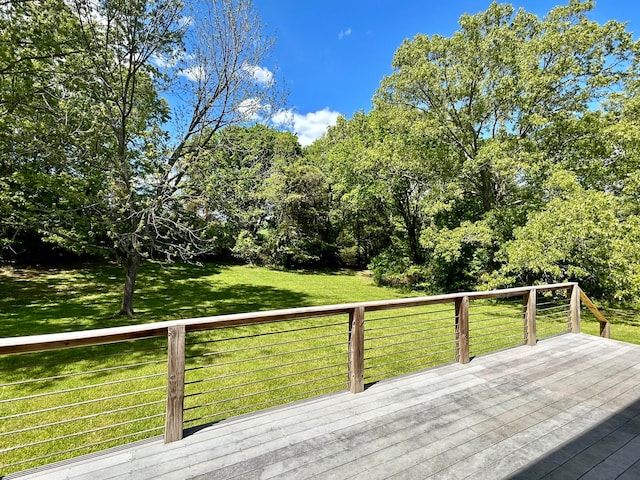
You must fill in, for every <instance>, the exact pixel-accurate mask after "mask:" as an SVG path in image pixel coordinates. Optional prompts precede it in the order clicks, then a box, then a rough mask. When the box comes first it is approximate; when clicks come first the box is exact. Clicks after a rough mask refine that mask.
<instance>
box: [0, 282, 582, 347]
mask: <svg viewBox="0 0 640 480" xmlns="http://www.w3.org/2000/svg"><path fill="white" fill-rule="evenodd" d="M574 285H577V284H576V283H558V284H550V285H538V286H534V287H518V288H506V289H502V290H491V291H485V292H460V293H449V294H445V295H432V296H428V297H417V298H400V299H394V300H377V301H372V302H360V303H350V304H339V305H322V306H317V307H303V308H290V309H282V310H270V311H266V312H250V313H238V314H231V315H219V316H215V317H201V318H189V319H184V320H173V321H167V322H157V323H148V324H143V325H128V326H124V327H113V328H103V329H97V330H86V331H81V332H68V333H54V334H48V335H32V336H24V337H9V338H0V355H4V354H10V353H26V352H39V351H46V350H58V349H62V348H72V347H81V346H87V345H100V344H104V343H114V342H122V341H125V340H131V339H137V338H149V337H161V336H164V335H165V334H166V331H167V329H168V328H170V327H172V326H176V325H184V326H185V328H186V331H187V332H193V331H201V330H210V329H213V328H222V327H233V326H238V325H257V324H261V323H269V322H279V321H285V320H292V319H303V318H315V317H323V316H331V315H340V314H348V313H350V312H351V311H353V309H354V308H359V307H362V308H363V309H364V311H365V312H373V311H380V310H391V309H395V308H404V307H419V306H424V305H435V304H441V303H449V302H454V301H455V300H456V299H460V298H462V297H467V298H469V299H486V298H505V297H516V296H519V295H523V294H525V293H526V292H528V291H530V290H532V289H535V290H536V291H553V290H562V289H570V288H572V287H573V286H574Z"/></svg>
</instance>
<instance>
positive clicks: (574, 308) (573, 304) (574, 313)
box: [569, 284, 580, 333]
mask: <svg viewBox="0 0 640 480" xmlns="http://www.w3.org/2000/svg"><path fill="white" fill-rule="evenodd" d="M569 292H570V294H571V301H570V302H569V322H570V323H571V333H580V287H579V286H578V285H577V284H576V285H574V286H573V287H571V290H569Z"/></svg>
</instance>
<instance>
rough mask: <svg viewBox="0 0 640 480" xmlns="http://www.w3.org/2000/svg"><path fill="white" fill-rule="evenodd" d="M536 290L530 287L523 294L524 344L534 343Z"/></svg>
mask: <svg viewBox="0 0 640 480" xmlns="http://www.w3.org/2000/svg"><path fill="white" fill-rule="evenodd" d="M537 302H538V300H537V292H536V289H535V288H532V289H531V290H529V291H528V292H527V293H525V294H524V304H525V308H526V310H525V312H524V343H525V345H531V346H533V345H535V344H536V341H537V338H536V305H537Z"/></svg>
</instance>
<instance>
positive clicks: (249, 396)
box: [184, 373, 344, 412]
mask: <svg viewBox="0 0 640 480" xmlns="http://www.w3.org/2000/svg"><path fill="white" fill-rule="evenodd" d="M341 376H344V373H337V374H335V375H329V376H328V377H322V378H318V379H314V380H309V381H307V382H299V383H292V384H291V385H284V386H282V387H276V388H272V389H271V390H263V391H261V392H254V393H247V394H246V395H240V396H238V397H233V398H228V399H224V400H218V401H215V402H209V403H203V404H202V405H196V406H193V407H187V408H185V409H184V411H185V412H186V411H189V410H196V409H198V408H205V407H211V406H213V405H219V404H221V403H227V402H232V401H236V400H241V399H243V398H251V397H257V396H259V395H265V394H267V393H271V392H275V391H278V390H285V389H287V388H293V387H301V386H303V385H308V384H310V383H317V382H320V381H322V380H328V379H330V378H335V377H341Z"/></svg>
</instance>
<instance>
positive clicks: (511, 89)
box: [375, 0, 637, 289]
mask: <svg viewBox="0 0 640 480" xmlns="http://www.w3.org/2000/svg"><path fill="white" fill-rule="evenodd" d="M593 5H594V4H593V2H592V1H584V2H580V1H577V0H571V1H570V2H569V3H568V5H566V6H560V7H556V8H554V9H552V10H551V11H550V12H549V13H548V14H547V15H546V16H545V17H544V18H543V19H539V18H538V17H536V16H535V15H533V14H530V13H528V12H526V11H524V10H522V9H521V10H518V11H517V12H516V11H515V10H514V8H513V7H512V6H511V5H508V4H498V3H496V2H493V3H492V4H491V5H490V6H489V8H488V9H487V10H486V11H485V12H481V13H478V14H476V15H463V16H462V17H461V18H460V29H459V30H458V31H457V32H456V33H454V34H453V35H452V36H451V37H449V38H445V37H442V36H439V35H434V36H432V37H429V36H427V35H421V34H419V35H416V36H415V37H414V38H413V39H412V40H407V41H405V42H404V43H403V44H402V45H401V46H400V48H399V49H398V50H397V52H396V54H395V56H394V60H393V67H394V72H393V73H392V74H391V75H390V76H388V77H386V78H385V79H383V81H382V83H381V87H380V90H379V91H378V93H377V95H376V99H375V105H376V109H383V108H389V105H391V106H395V107H397V108H399V109H407V110H412V111H414V112H415V113H414V115H416V117H417V118H419V122H420V125H421V126H422V129H423V135H424V137H426V138H430V139H433V140H435V141H437V142H439V143H440V144H441V147H440V148H441V151H443V152H446V155H445V156H443V157H442V158H443V159H447V161H448V162H449V163H448V164H449V165H451V166H452V167H453V168H454V169H455V173H456V175H457V177H458V178H457V179H456V180H455V181H453V182H451V181H450V180H449V179H447V180H445V183H446V184H448V185H451V186H453V185H457V188H453V189H452V191H455V192H457V196H456V195H454V196H450V197H449V198H448V199H447V201H448V202H449V203H450V204H449V205H448V207H447V209H446V210H443V211H442V212H441V214H439V215H436V216H432V218H431V219H426V223H424V225H425V226H426V228H424V229H423V233H422V248H423V249H424V256H425V258H426V259H427V271H428V272H429V275H431V276H432V277H433V279H434V281H433V283H435V284H438V285H439V286H440V287H441V288H446V289H450V288H468V287H470V286H473V285H474V284H478V283H479V282H480V276H481V274H482V273H483V272H485V271H491V270H493V269H495V268H497V267H498V266H499V262H498V261H497V259H496V258H495V256H494V255H495V252H496V251H497V250H498V246H499V245H500V244H502V243H503V242H505V241H508V240H509V239H510V238H511V237H512V235H513V228H514V227H515V226H518V225H523V224H524V223H526V221H527V214H528V210H530V209H532V208H533V209H537V208H540V207H541V205H543V204H544V202H545V198H544V196H543V194H542V189H541V188H540V187H541V186H542V185H543V183H544V182H545V180H546V179H547V178H548V177H549V176H550V175H551V173H552V172H553V170H554V169H557V168H558V166H561V167H562V168H565V169H568V170H573V171H576V172H578V171H579V170H582V173H583V174H584V173H585V170H589V171H590V172H595V170H596V165H597V164H598V162H602V161H603V160H604V158H608V157H610V155H611V149H610V148H609V147H610V145H609V144H607V143H606V142H604V143H603V142H600V141H598V140H596V138H600V139H601V138H602V136H598V137H594V138H593V139H592V141H591V142H589V141H588V135H587V133H586V132H588V131H591V132H594V131H597V126H602V125H603V124H604V123H606V120H604V119H603V117H602V115H601V114H598V113H597V112H593V109H594V105H597V104H601V105H603V104H604V103H605V102H606V100H607V98H608V97H609V96H610V95H611V92H612V91H616V90H619V89H623V88H624V81H628V80H629V79H630V78H635V77H637V68H636V65H635V61H634V58H635V54H636V51H637V45H636V44H635V43H634V42H633V39H632V36H631V34H630V33H629V32H627V31H626V30H625V26H624V24H622V23H620V22H616V21H610V22H607V23H606V24H604V25H599V24H597V23H596V22H593V21H590V20H589V19H588V17H587V14H588V12H589V11H590V10H591V9H592V8H593ZM603 122H604V123H603ZM565 135H566V137H565ZM565 138H566V139H573V140H575V139H579V140H580V141H579V142H577V143H576V142H573V141H572V140H567V141H565ZM587 149H590V150H589V152H588V155H589V159H590V160H589V161H590V166H589V167H587V168H585V167H584V159H585V157H584V154H585V152H586V151H587ZM603 157H604V158H603ZM447 173H448V172H447ZM595 176H597V177H598V178H600V179H601V180H602V179H603V177H602V175H599V174H596V175H595ZM435 177H437V176H435V175H433V176H431V177H430V180H429V181H430V182H434V181H435V180H436V178H435ZM584 180H585V181H595V177H594V176H593V175H592V176H591V179H590V180H589V179H587V178H586V177H584ZM610 180H611V179H610ZM422 205H423V210H422V212H421V214H422V215H423V216H424V215H425V214H426V212H427V211H428V208H427V209H426V210H425V209H424V207H426V205H425V204H424V202H422ZM424 221H425V220H423V222H424ZM471 264H474V265H475V266H474V267H473V268H468V266H469V265H471ZM437 272H439V273H437Z"/></svg>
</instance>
